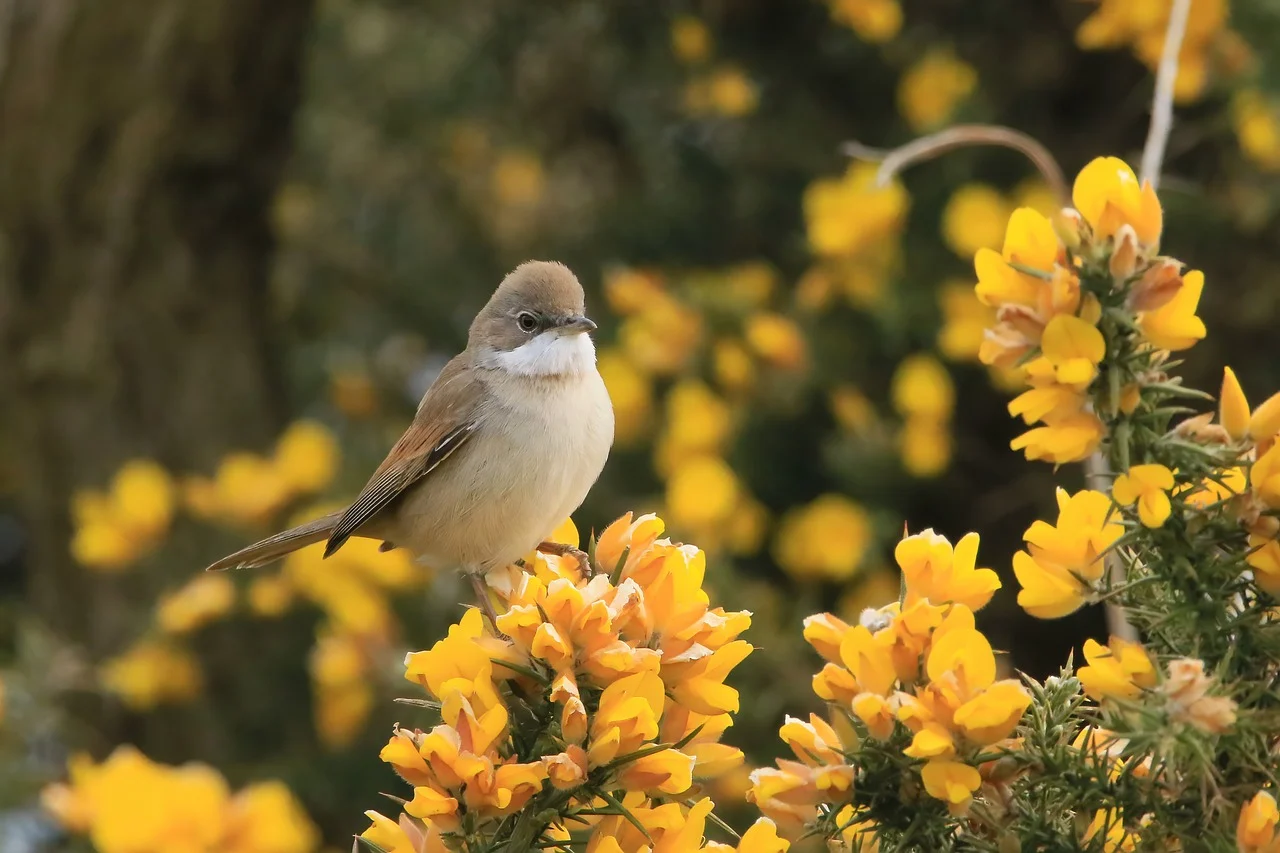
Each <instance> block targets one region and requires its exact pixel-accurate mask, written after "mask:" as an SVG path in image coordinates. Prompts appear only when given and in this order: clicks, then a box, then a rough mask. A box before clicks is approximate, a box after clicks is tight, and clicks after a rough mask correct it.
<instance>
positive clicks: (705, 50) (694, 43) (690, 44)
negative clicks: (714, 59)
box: [671, 15, 712, 64]
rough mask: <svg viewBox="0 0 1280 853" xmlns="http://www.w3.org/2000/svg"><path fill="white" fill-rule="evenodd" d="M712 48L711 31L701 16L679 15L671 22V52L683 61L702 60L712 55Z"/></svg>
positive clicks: (694, 61) (693, 61)
mask: <svg viewBox="0 0 1280 853" xmlns="http://www.w3.org/2000/svg"><path fill="white" fill-rule="evenodd" d="M711 48H712V40H711V31H710V30H708V29H707V25H706V24H705V23H703V22H702V20H701V19H700V18H695V17H694V16H693V15H679V16H677V17H676V19H675V20H673V21H672V22H671V52H672V53H674V54H675V55H676V58H677V59H679V60H680V61H681V62H685V63H690V64H692V63H696V62H702V61H704V60H705V59H706V58H707V57H709V56H710V55H711Z"/></svg>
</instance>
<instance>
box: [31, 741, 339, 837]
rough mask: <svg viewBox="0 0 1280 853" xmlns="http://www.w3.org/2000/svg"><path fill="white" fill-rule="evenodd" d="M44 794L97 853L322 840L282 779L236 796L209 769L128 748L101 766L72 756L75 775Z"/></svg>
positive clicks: (60, 817) (56, 812)
mask: <svg viewBox="0 0 1280 853" xmlns="http://www.w3.org/2000/svg"><path fill="white" fill-rule="evenodd" d="M41 799H42V801H43V803H44V806H45V808H46V810H48V811H49V812H50V813H52V814H53V816H54V817H56V818H57V819H58V821H59V822H60V823H62V825H63V826H65V827H66V828H67V829H69V830H71V831H72V832H76V833H81V834H84V835H87V836H88V838H89V840H90V841H91V842H92V844H93V847H94V849H95V850H97V851H99V853H171V851H183V850H190V851H209V853H310V851H313V850H315V849H316V848H317V846H318V844H319V840H320V839H319V833H318V832H317V830H316V828H315V826H314V824H312V822H311V820H310V818H309V817H307V814H306V812H305V811H303V809H302V807H301V805H300V804H299V803H298V801H297V800H296V799H295V798H294V796H293V794H292V793H291V792H290V791H289V789H288V788H286V787H285V786H284V785H283V784H281V783H279V782H260V783H255V784H252V785H249V786H247V787H245V788H244V789H243V790H241V791H240V792H238V793H236V794H232V793H231V792H230V790H229V789H228V787H227V783H226V781H225V780H224V779H223V778H222V777H221V776H220V775H219V774H218V773H217V771H215V770H214V769H213V768H211V767H208V766H205V765H202V764H187V765H184V766H182V767H168V766H165V765H162V764H156V763H154V762H152V761H151V760H150V759H148V758H147V757H146V756H144V755H143V754H142V753H140V752H138V751H137V750H135V749H133V748H132V747H128V746H122V747H118V748H117V749H116V750H115V751H114V752H113V753H112V754H111V755H110V756H109V757H108V758H107V759H106V760H105V761H103V762H102V763H101V764H95V763H94V762H93V761H92V760H91V759H89V758H88V757H87V756H77V757H74V758H72V759H71V762H70V780H69V781H68V782H67V783H65V784H58V785H52V786H50V787H48V788H46V789H45V790H44V792H43V794H42V795H41Z"/></svg>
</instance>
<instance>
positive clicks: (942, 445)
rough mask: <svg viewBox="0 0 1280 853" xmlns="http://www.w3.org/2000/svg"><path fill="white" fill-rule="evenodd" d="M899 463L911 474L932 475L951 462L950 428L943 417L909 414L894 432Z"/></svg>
mask: <svg viewBox="0 0 1280 853" xmlns="http://www.w3.org/2000/svg"><path fill="white" fill-rule="evenodd" d="M898 444H899V452H900V453H901V455H902V467H903V468H905V469H906V471H907V473H908V474H910V475H911V476H913V477H936V476H937V475H939V474H941V473H942V472H943V471H945V470H946V469H947V465H948V464H950V462H951V431H950V430H949V429H948V428H947V424H946V422H945V421H935V420H933V419H931V418H928V417H912V418H909V419H908V420H907V422H906V424H904V425H903V427H902V431H901V432H900V433H899V435H898Z"/></svg>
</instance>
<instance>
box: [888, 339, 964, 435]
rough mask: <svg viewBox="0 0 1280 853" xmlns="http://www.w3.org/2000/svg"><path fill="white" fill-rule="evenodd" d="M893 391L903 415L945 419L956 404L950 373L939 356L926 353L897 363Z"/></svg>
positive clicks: (899, 412)
mask: <svg viewBox="0 0 1280 853" xmlns="http://www.w3.org/2000/svg"><path fill="white" fill-rule="evenodd" d="M890 393H891V395H892V397H893V406H894V408H895V409H897V411H898V414H900V415H902V416H903V417H911V416H913V415H915V416H921V417H927V418H930V419H933V420H943V421H945V420H947V419H949V418H950V417H951V412H952V410H953V409H954V408H955V394H956V392H955V385H954V384H953V383H952V381H951V374H950V373H949V372H948V371H947V369H946V368H945V367H943V366H942V364H941V363H939V361H938V360H937V359H936V358H934V357H933V356H931V355H926V354H924V353H916V354H915V355H911V356H908V357H907V358H905V359H903V360H902V361H901V362H900V363H899V364H898V368H897V370H895V371H894V374H893V381H892V384H891V390H890Z"/></svg>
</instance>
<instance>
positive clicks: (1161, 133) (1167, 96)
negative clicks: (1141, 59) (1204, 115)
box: [1085, 0, 1191, 641]
mask: <svg viewBox="0 0 1280 853" xmlns="http://www.w3.org/2000/svg"><path fill="white" fill-rule="evenodd" d="M1190 12H1191V0H1173V5H1172V6H1171V7H1170V9H1169V24H1168V27H1167V28H1166V29H1165V33H1164V49H1163V50H1162V52H1161V54H1160V67H1159V68H1158V69H1157V70H1156V90H1155V94H1154V95H1153V96H1152V99H1151V125H1150V126H1149V127H1148V128H1147V142H1146V144H1145V145H1143V146H1142V166H1141V169H1140V172H1139V180H1140V181H1150V182H1151V188H1152V189H1155V188H1156V187H1157V186H1158V185H1159V183H1160V169H1161V166H1163V164H1164V152H1165V147H1166V146H1167V145H1168V143H1169V132H1170V130H1172V129H1173V86H1174V83H1175V82H1176V81H1177V79H1178V56H1179V54H1181V52H1182V38H1183V36H1185V35H1186V33H1187V15H1188V14H1189V13H1190ZM1109 467H1110V466H1109V465H1108V464H1107V459H1106V457H1104V456H1103V455H1102V454H1101V453H1095V454H1093V456H1091V457H1089V459H1088V460H1087V461H1086V462H1085V476H1086V478H1087V479H1088V480H1089V487H1090V488H1093V489H1097V490H1098V491H1106V489H1107V485H1106V484H1107V481H1108V480H1109V475H1110V473H1111V472H1110V471H1109V470H1108V469H1109ZM1107 571H1108V573H1109V574H1110V575H1111V584H1112V586H1113V587H1118V586H1120V585H1122V584H1123V583H1124V581H1125V567H1124V561H1123V560H1121V559H1120V557H1119V555H1118V554H1110V555H1108V559H1107ZM1106 608H1107V628H1108V629H1109V630H1110V632H1111V634H1112V635H1114V636H1117V637H1121V638H1122V639H1125V640H1130V641H1136V640H1137V639H1138V632H1137V630H1136V629H1135V628H1134V627H1133V624H1132V623H1130V622H1129V618H1128V616H1127V614H1126V613H1125V611H1124V608H1123V607H1122V606H1121V605H1120V603H1119V602H1118V601H1108V602H1107V603H1106Z"/></svg>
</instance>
